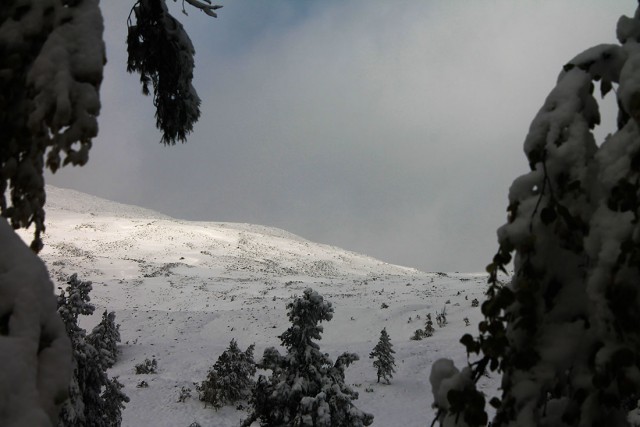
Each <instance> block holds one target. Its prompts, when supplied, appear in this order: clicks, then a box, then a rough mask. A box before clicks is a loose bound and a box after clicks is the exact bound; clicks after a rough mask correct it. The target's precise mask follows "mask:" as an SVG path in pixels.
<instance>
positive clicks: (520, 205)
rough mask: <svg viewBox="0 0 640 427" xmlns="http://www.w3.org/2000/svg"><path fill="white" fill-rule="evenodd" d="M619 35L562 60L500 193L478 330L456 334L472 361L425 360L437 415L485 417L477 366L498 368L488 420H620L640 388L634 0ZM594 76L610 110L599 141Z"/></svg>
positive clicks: (639, 79) (444, 420)
mask: <svg viewBox="0 0 640 427" xmlns="http://www.w3.org/2000/svg"><path fill="white" fill-rule="evenodd" d="M616 33H617V38H618V41H619V43H620V44H609V45H607V44H603V45H598V46H595V47H592V48H590V49H587V50H586V51H584V52H582V53H581V54H579V55H578V56H576V57H575V58H573V59H572V60H571V61H569V62H568V63H567V64H566V65H565V66H564V67H563V69H562V71H561V72H560V75H559V77H558V81H557V84H556V87H555V88H554V89H553V90H552V91H551V93H550V94H549V96H548V97H547V99H546V100H545V102H544V105H543V106H542V108H541V109H540V111H539V112H538V114H537V115H536V117H535V118H534V120H533V122H532V124H531V127H530V129H529V133H528V135H527V137H526V140H525V143H524V151H525V154H526V156H527V159H528V161H529V165H530V168H531V171H530V172H529V173H527V174H525V175H523V176H521V177H519V178H517V179H516V180H515V181H514V182H513V184H512V186H511V188H510V191H509V206H508V209H507V211H508V222H507V224H505V225H504V226H502V227H501V228H500V229H499V230H498V241H499V244H500V248H499V251H498V253H497V255H496V256H495V257H494V259H493V262H492V263H491V264H490V265H489V266H488V272H489V275H490V277H489V283H490V287H489V290H488V292H487V296H488V299H487V300H486V301H485V302H484V303H483V304H482V313H483V314H484V317H485V319H484V320H483V321H482V322H480V324H479V331H480V335H479V336H478V337H475V338H474V337H473V336H471V335H468V334H467V335H465V336H464V337H462V340H461V342H462V343H463V344H464V345H465V347H466V349H467V353H468V354H469V355H470V361H471V362H470V364H469V366H467V367H465V368H464V369H463V370H462V371H459V370H458V369H457V368H455V366H453V363H452V362H451V361H449V360H440V361H438V362H436V363H435V364H434V367H433V369H432V373H431V378H430V380H431V383H432V387H433V393H434V398H435V406H436V407H437V408H438V409H439V411H438V420H439V422H440V423H441V425H444V426H452V425H458V426H481V425H486V423H487V421H488V416H487V412H486V410H485V397H484V395H483V394H482V393H481V392H479V391H478V389H477V388H476V387H475V383H476V382H477V381H478V379H479V378H480V377H481V376H482V375H483V374H484V373H485V372H487V370H489V371H497V372H499V373H501V374H502V382H501V390H502V395H501V397H500V398H498V397H495V398H493V399H491V401H490V404H491V405H492V406H493V407H494V408H495V409H496V414H495V418H494V420H493V421H492V426H524V427H528V426H596V425H597V426H601V425H602V426H604V425H606V426H626V425H628V421H627V416H628V413H629V410H630V409H632V408H634V407H635V406H636V402H637V400H638V396H640V330H639V329H638V325H639V324H640V292H639V291H640V224H639V219H640V127H639V126H640V48H639V46H640V45H639V41H640V8H639V9H638V11H636V13H635V16H634V17H633V18H629V17H625V16H623V17H621V18H620V20H619V21H618V25H617V32H616ZM596 83H597V84H598V86H599V89H600V94H601V96H602V97H604V96H605V95H607V94H609V93H612V95H613V96H616V98H617V103H618V107H619V113H618V120H617V127H618V129H617V131H615V132H614V133H613V134H610V135H609V136H608V137H607V138H606V139H605V141H604V142H603V143H602V145H600V146H598V145H597V144H596V142H595V140H594V136H593V133H592V129H593V128H594V127H595V126H596V125H598V124H599V123H600V114H599V108H598V103H597V101H596V99H595V97H594V94H593V92H594V90H595V89H596ZM512 253H515V258H514V275H513V277H512V279H511V282H510V283H509V284H508V285H505V286H502V285H501V284H500V282H499V281H498V273H499V271H505V272H506V268H505V267H506V265H507V264H508V263H509V262H510V261H511V256H512ZM474 355H477V356H474Z"/></svg>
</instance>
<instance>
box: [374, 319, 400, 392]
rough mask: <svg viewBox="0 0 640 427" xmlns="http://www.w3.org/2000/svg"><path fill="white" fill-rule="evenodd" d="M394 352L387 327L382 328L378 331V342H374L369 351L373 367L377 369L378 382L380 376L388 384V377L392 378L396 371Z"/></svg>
mask: <svg viewBox="0 0 640 427" xmlns="http://www.w3.org/2000/svg"><path fill="white" fill-rule="evenodd" d="M394 353H395V350H393V344H391V340H390V339H389V334H388V333H387V329H386V328H384V329H383V330H382V331H381V332H380V340H379V341H378V344H376V346H375V347H374V348H373V350H372V351H371V353H369V359H374V360H373V367H374V368H376V370H377V375H378V382H380V378H382V379H383V380H385V381H386V382H387V384H389V379H390V378H393V373H394V372H395V371H396V370H395V366H396V362H395V358H394V357H393V355H394Z"/></svg>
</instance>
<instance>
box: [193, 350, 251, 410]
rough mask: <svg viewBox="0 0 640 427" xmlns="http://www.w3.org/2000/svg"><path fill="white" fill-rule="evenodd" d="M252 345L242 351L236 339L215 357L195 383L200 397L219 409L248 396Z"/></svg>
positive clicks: (249, 391)
mask: <svg viewBox="0 0 640 427" xmlns="http://www.w3.org/2000/svg"><path fill="white" fill-rule="evenodd" d="M254 348H255V345H253V344H252V345H250V346H249V347H248V348H247V349H246V350H245V351H241V350H240V348H239V347H238V343H237V342H236V340H235V339H232V340H231V342H230V343H229V347H228V348H227V349H226V350H225V351H224V352H223V353H222V354H221V355H220V357H218V360H217V361H216V363H215V364H214V365H213V367H212V368H211V369H210V370H209V373H208V374H207V378H206V379H205V380H204V381H203V382H202V383H200V384H197V385H196V390H197V391H198V395H199V398H200V400H201V401H203V402H206V403H208V404H210V405H212V406H213V407H214V408H216V409H219V408H221V407H222V406H224V405H226V404H232V403H235V402H237V401H239V400H243V399H247V398H249V397H250V396H251V393H252V391H253V386H254V385H255V381H254V379H253V377H254V376H255V374H256V363H255V361H254V360H253V350H254Z"/></svg>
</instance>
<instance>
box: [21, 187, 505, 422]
mask: <svg viewBox="0 0 640 427" xmlns="http://www.w3.org/2000/svg"><path fill="white" fill-rule="evenodd" d="M47 195H48V197H47V199H48V200H47V205H48V207H47V230H46V231H47V232H46V234H45V236H44V243H45V247H44V249H43V251H42V253H41V254H42V257H43V259H44V260H45V261H46V263H47V265H48V268H49V270H50V273H51V275H52V278H53V279H54V280H57V286H61V284H60V283H62V280H63V278H66V276H68V275H70V274H72V273H78V277H79V278H81V279H82V280H91V281H92V282H93V291H92V294H91V297H92V303H94V304H95V305H96V313H102V312H103V311H104V309H108V310H110V311H111V310H114V311H115V312H116V322H117V323H120V324H121V327H120V333H121V336H122V344H121V346H120V348H121V350H122V354H121V355H120V359H119V360H118V362H117V363H116V364H115V366H114V367H113V368H112V369H111V370H110V372H109V375H110V376H116V375H117V376H119V380H120V382H122V383H123V384H125V389H124V392H125V393H126V394H127V395H128V396H129V397H130V398H131V402H129V403H128V404H127V407H126V409H125V410H124V413H123V426H131V427H134V426H135V427H142V426H154V427H155V426H167V427H169V426H171V427H176V426H177V427H180V426H184V427H186V426H188V425H189V424H191V423H192V422H194V421H197V422H198V423H200V425H202V426H203V427H208V426H238V425H239V424H240V421H241V420H242V419H244V418H246V417H247V416H248V412H247V411H246V410H243V409H236V408H235V407H224V408H222V409H220V410H218V411H215V410H214V409H213V408H211V407H208V408H205V407H204V404H203V403H202V402H200V401H199V400H198V398H197V393H196V391H195V387H194V384H193V383H194V382H201V381H203V380H204V379H205V378H206V375H207V372H208V370H209V368H210V367H211V366H212V365H213V364H214V363H215V361H216V359H217V358H218V356H220V354H221V353H222V352H223V351H224V350H225V348H226V347H227V345H228V343H229V342H230V341H231V339H236V340H237V342H238V345H239V346H240V347H241V348H246V347H247V346H249V345H251V344H253V343H255V345H256V348H255V354H256V355H261V354H262V353H263V351H264V349H265V348H266V347H270V346H276V347H278V344H279V342H280V340H279V339H278V336H279V335H280V334H282V333H283V332H284V331H285V330H286V329H287V328H288V327H289V325H290V324H289V322H288V319H287V317H286V308H285V307H286V304H287V302H289V301H291V298H292V297H293V296H294V295H296V296H300V295H302V293H303V291H304V289H306V288H308V287H311V288H313V289H314V290H315V291H317V292H318V293H319V294H321V295H322V296H323V297H324V298H325V299H326V300H328V301H330V302H331V303H332V304H333V306H334V309H335V314H334V317H333V320H332V321H331V322H328V323H326V324H324V334H323V337H322V340H321V341H320V346H321V349H322V351H324V352H327V353H329V355H330V357H331V358H332V359H334V360H335V359H336V358H337V356H339V354H341V353H342V352H345V351H347V352H353V353H357V354H359V355H360V360H359V361H357V362H355V363H354V364H353V365H352V366H350V367H349V369H347V371H346V381H347V383H348V384H349V385H350V386H352V387H353V388H354V389H355V390H356V391H358V392H359V394H360V396H359V398H358V400H356V401H354V403H355V404H356V405H357V406H358V408H360V409H361V410H363V411H366V412H369V413H372V414H373V415H374V416H375V419H374V422H373V426H381V427H384V426H392V425H402V426H424V425H428V424H430V422H431V419H432V418H433V414H434V413H433V410H432V409H431V403H432V401H433V397H432V394H431V385H430V383H429V373H430V371H431V364H432V363H433V362H434V361H435V360H437V359H439V358H442V357H449V358H453V360H454V361H455V363H456V365H458V366H461V365H463V364H464V363H465V356H464V354H465V352H464V348H463V347H462V345H461V344H459V342H458V341H459V339H460V337H461V336H462V335H463V334H464V333H465V332H470V333H475V332H476V327H475V325H476V324H477V323H478V321H479V320H480V318H481V313H480V309H479V308H477V307H476V308H472V307H471V305H472V300H473V299H474V298H478V299H480V300H482V299H483V296H482V294H483V292H484V290H485V288H486V285H485V282H486V277H485V275H484V274H477V275H476V274H458V273H455V274H454V273H451V274H445V273H424V272H420V271H417V270H415V269H411V268H406V267H400V266H396V265H390V264H386V263H383V262H381V261H378V260H376V259H373V258H370V257H367V256H364V255H360V254H356V253H353V252H348V251H345V250H342V249H339V248H336V247H332V246H327V245H321V244H317V243H313V242H310V241H307V240H305V239H302V238H300V237H298V236H295V235H292V234H290V233H287V232H285V231H283V230H278V229H274V228H268V227H262V226H255V225H249V224H232V223H213V222H189V221H180V220H176V219H172V218H169V217H167V216H164V215H161V214H158V213H155V212H151V211H148V210H144V209H141V208H137V207H132V206H126V205H121V204H117V203H113V202H108V201H105V200H102V199H98V198H95V197H92V196H88V195H85V194H82V193H78V192H75V191H71V190H63V189H58V188H53V187H48V188H47ZM25 235H26V233H25ZM26 238H28V236H26ZM383 304H384V305H386V306H388V307H387V308H382V307H383ZM445 307H446V313H447V321H448V323H447V325H445V326H444V327H442V328H440V327H436V329H435V333H434V334H433V336H432V337H428V338H424V339H423V340H419V341H414V340H410V337H411V336H412V335H413V333H414V331H415V330H416V329H423V328H424V326H425V321H426V317H427V313H431V314H432V316H435V315H436V314H437V313H439V312H442V310H443V308H445ZM464 318H468V319H469V320H470V323H471V326H465V322H464ZM99 320H100V319H99V316H95V317H94V318H93V319H91V321H90V322H93V323H88V324H86V325H83V326H85V327H86V328H87V329H89V328H91V327H93V326H94V325H95V324H97V323H98V322H99ZM383 328H386V331H387V332H388V333H389V336H390V338H391V340H392V342H393V345H394V350H395V351H396V353H395V361H396V372H395V373H394V376H393V381H392V383H391V384H390V385H387V384H382V383H380V384H378V383H377V382H376V380H377V377H376V369H375V368H374V367H373V366H372V362H371V360H369V359H368V357H367V355H368V354H369V353H370V352H371V350H372V349H373V348H374V346H375V345H376V343H377V341H378V338H379V335H380V331H381V330H382V329H383ZM278 348H279V347H278ZM152 357H155V359H156V360H157V361H158V373H157V374H149V375H135V374H134V366H135V365H136V364H139V363H142V362H143V361H144V360H145V359H146V358H149V359H151V358H152ZM143 380H144V381H146V382H147V383H148V387H137V385H138V384H139V383H140V382H141V381H143ZM494 383H495V381H494V380H492V379H488V380H487V381H486V384H484V386H485V387H487V389H488V390H490V391H491V393H490V394H491V395H493V394H494V393H493V390H494V389H495V384H494ZM182 387H189V388H191V390H192V397H191V398H188V399H186V401H185V402H178V397H179V395H180V390H181V388H182Z"/></svg>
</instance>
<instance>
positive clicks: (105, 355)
mask: <svg viewBox="0 0 640 427" xmlns="http://www.w3.org/2000/svg"><path fill="white" fill-rule="evenodd" d="M87 342H88V343H89V344H91V345H92V346H93V347H94V348H95V349H96V350H97V351H98V353H100V359H101V360H102V361H103V363H104V364H105V366H106V367H107V368H111V367H112V366H113V365H114V363H116V361H117V360H118V343H119V342H120V325H117V324H116V314H115V313H114V312H113V311H112V312H110V313H109V312H108V311H107V310H105V311H104V313H102V320H101V321H100V323H98V324H97V325H96V326H95V327H94V328H93V330H92V331H91V333H90V334H89V335H88V336H87Z"/></svg>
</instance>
